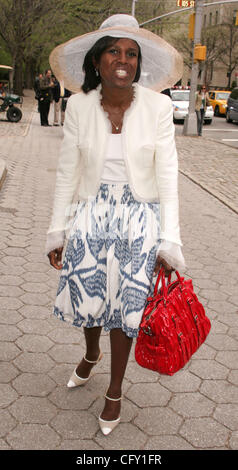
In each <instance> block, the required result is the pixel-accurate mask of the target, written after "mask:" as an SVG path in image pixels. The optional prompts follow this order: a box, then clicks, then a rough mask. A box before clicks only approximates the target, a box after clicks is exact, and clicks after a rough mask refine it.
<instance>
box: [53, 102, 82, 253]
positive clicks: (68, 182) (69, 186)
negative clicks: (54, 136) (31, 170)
mask: <svg viewBox="0 0 238 470" xmlns="http://www.w3.org/2000/svg"><path fill="white" fill-rule="evenodd" d="M73 99H74V96H72V97H71V98H69V100H68V104H67V108H66V113H65V122H64V138H63V142H62V145H61V150H60V155H59V160H58V167H57V173H56V184H55V195H54V204H53V214H52V218H51V223H50V227H49V230H48V232H47V240H46V253H47V254H48V253H49V252H50V251H51V250H54V249H55V248H59V247H62V246H63V245H64V239H65V232H66V230H67V229H68V227H69V221H70V217H71V216H72V202H73V198H74V194H75V191H76V189H77V186H78V183H79V179H80V165H79V163H80V152H79V147H78V125H77V116H76V112H75V109H76V107H75V106H74V101H73Z"/></svg>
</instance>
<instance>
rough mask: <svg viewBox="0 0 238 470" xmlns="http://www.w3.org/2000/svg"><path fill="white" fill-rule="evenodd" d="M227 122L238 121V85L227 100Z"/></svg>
mask: <svg viewBox="0 0 238 470" xmlns="http://www.w3.org/2000/svg"><path fill="white" fill-rule="evenodd" d="M226 120H227V122H232V121H238V87H237V88H234V89H233V90H232V92H231V94H230V96H229V98H228V100H227V108H226Z"/></svg>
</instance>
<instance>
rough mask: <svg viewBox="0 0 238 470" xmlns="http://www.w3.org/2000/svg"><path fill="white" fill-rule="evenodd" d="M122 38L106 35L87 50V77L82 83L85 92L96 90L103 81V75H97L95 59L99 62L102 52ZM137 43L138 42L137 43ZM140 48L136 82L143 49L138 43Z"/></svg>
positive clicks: (84, 69) (85, 62)
mask: <svg viewBox="0 0 238 470" xmlns="http://www.w3.org/2000/svg"><path fill="white" fill-rule="evenodd" d="M119 39H121V38H113V37H111V36H104V37H103V38H101V39H99V40H98V41H97V42H95V44H94V45H93V46H92V47H91V49H89V51H88V52H87V54H86V56H85V58H84V63H83V71H84V72H85V77H84V82H83V85H82V90H83V91H84V93H88V92H89V91H90V90H94V89H95V88H97V86H98V85H99V83H101V77H100V75H99V76H97V75H96V70H95V66H94V64H93V59H94V60H95V61H96V62H99V60H100V57H101V55H102V53H103V52H104V51H105V50H106V49H107V48H108V47H110V46H112V45H113V44H115V43H116V42H117V41H119ZM136 44H137V43H136ZM137 46H138V49H139V54H138V66H137V71H136V75H135V78H134V82H138V81H139V78H140V74H141V60H142V56H141V50H140V46H139V44H137Z"/></svg>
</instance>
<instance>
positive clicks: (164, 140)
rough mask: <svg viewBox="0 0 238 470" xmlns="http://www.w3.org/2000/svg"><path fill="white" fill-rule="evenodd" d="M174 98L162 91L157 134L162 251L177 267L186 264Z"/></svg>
mask: <svg viewBox="0 0 238 470" xmlns="http://www.w3.org/2000/svg"><path fill="white" fill-rule="evenodd" d="M174 133H175V132H174V124H173V106H172V101H171V99H170V98H168V97H167V96H164V95H163V101H162V102H161V110H160V114H159V120H158V127H157V137H156V161H155V163H156V179H157V184H158V192H159V200H160V223H161V232H160V238H161V240H162V243H161V245H160V248H159V252H158V253H159V254H160V255H161V256H162V257H164V258H165V259H166V261H168V262H169V263H170V264H172V266H173V267H175V268H176V269H183V268H184V267H185V262H184V258H183V255H182V252H181V246H182V242H181V238H180V227H179V201H178V158H177V150H176V146H175V136H174Z"/></svg>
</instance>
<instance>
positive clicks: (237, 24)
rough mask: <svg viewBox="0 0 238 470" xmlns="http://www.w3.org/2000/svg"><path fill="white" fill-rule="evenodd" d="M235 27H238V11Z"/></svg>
mask: <svg viewBox="0 0 238 470" xmlns="http://www.w3.org/2000/svg"><path fill="white" fill-rule="evenodd" d="M235 25H236V26H238V11H237V12H236V19H235Z"/></svg>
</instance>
